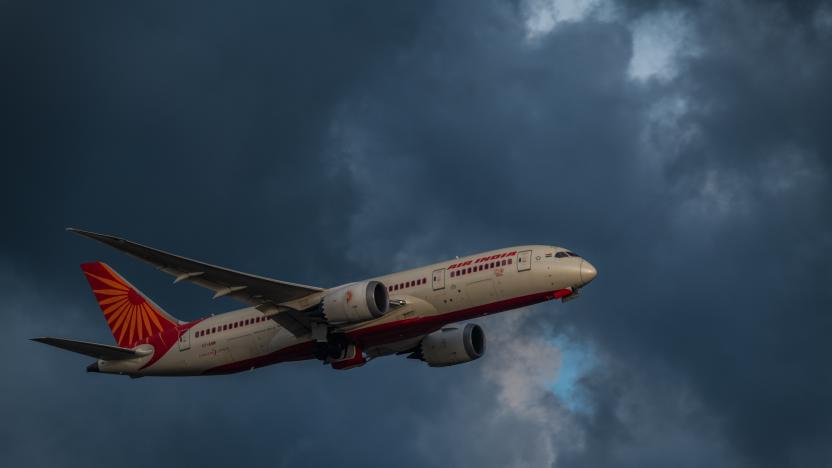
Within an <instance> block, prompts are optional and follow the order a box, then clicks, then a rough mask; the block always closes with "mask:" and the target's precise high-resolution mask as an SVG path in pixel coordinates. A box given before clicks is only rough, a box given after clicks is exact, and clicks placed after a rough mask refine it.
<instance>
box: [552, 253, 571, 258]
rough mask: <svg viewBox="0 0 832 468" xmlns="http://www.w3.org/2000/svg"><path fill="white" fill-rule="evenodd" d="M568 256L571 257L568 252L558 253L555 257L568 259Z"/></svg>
mask: <svg viewBox="0 0 832 468" xmlns="http://www.w3.org/2000/svg"><path fill="white" fill-rule="evenodd" d="M568 256H569V255H567V254H566V252H558V253H556V254H555V257H557V258H566V257H568Z"/></svg>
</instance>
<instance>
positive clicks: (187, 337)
mask: <svg viewBox="0 0 832 468" xmlns="http://www.w3.org/2000/svg"><path fill="white" fill-rule="evenodd" d="M186 349H191V329H190V328H189V329H187V330H185V331H183V332H182V334H181V335H179V351H185V350H186Z"/></svg>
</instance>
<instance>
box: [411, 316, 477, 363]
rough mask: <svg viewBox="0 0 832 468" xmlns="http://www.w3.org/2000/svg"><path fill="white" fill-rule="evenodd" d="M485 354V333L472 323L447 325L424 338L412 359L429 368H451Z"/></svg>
mask: <svg viewBox="0 0 832 468" xmlns="http://www.w3.org/2000/svg"><path fill="white" fill-rule="evenodd" d="M483 354H485V332H483V331H482V327H480V326H479V325H475V324H473V323H468V324H458V325H448V326H446V327H443V328H442V329H441V330H437V331H435V332H433V333H431V334H430V335H428V336H426V337H424V338H423V339H422V342H421V343H420V344H419V349H418V350H416V352H415V353H413V355H412V356H410V357H412V358H415V359H421V360H422V361H425V362H426V363H428V365H429V366H431V367H445V366H453V365H455V364H462V363H464V362H470V361H473V360H475V359H479V358H480V357H482V355H483Z"/></svg>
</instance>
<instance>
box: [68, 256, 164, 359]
mask: <svg viewBox="0 0 832 468" xmlns="http://www.w3.org/2000/svg"><path fill="white" fill-rule="evenodd" d="M81 270H83V271H84V275H85V276H86V277H87V281H89V283H90V287H91V288H92V292H93V294H95V299H96V300H97V301H98V305H99V306H100V307H101V311H102V312H104V318H105V319H106V320H107V325H108V326H109V327H110V330H111V331H112V332H113V337H114V338H115V339H116V343H118V345H119V346H122V347H126V348H130V347H133V346H135V343H137V342H138V341H140V340H142V339H144V338H146V337H148V336H151V335H155V334H157V333H159V332H161V331H163V330H167V329H169V328H176V325H177V323H178V320H176V319H175V318H173V317H172V316H170V315H169V314H168V313H167V312H165V311H164V310H163V309H162V308H161V307H159V306H158V305H156V304H155V303H154V302H153V301H151V300H150V299H149V298H148V297H147V296H145V295H144V294H142V293H141V292H140V291H139V290H138V289H136V288H135V287H134V286H133V285H132V284H130V283H128V282H127V280H125V279H124V278H122V277H121V275H119V274H118V273H116V272H115V270H113V269H112V268H110V267H109V266H107V265H106V264H104V263H101V262H90V263H84V264H82V265H81Z"/></svg>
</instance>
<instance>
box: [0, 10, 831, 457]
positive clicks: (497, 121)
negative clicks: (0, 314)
mask: <svg viewBox="0 0 832 468" xmlns="http://www.w3.org/2000/svg"><path fill="white" fill-rule="evenodd" d="M567 3H568V2H567ZM567 3H557V2H555V3H554V4H556V5H558V6H559V7H565V6H568V5H567ZM594 4H595V5H596V8H595V9H592V8H590V9H589V10H587V11H585V12H584V13H583V14H582V15H578V16H577V17H575V18H572V19H569V20H563V21H558V20H557V14H555V15H554V16H552V18H555V20H554V21H552V23H551V24H549V26H546V27H543V26H539V25H541V24H542V25H544V26H545V25H546V24H547V23H546V22H545V21H543V22H538V23H534V24H537V25H538V26H537V27H538V29H536V30H535V31H536V32H535V33H534V34H532V33H530V31H532V29H530V27H529V24H531V23H529V21H528V20H529V18H530V17H531V16H534V15H537V17H538V18H539V17H544V19H545V17H546V15H547V14H551V13H552V11H555V12H557V11H559V10H557V8H556V9H555V10H551V9H549V10H547V9H546V5H547V3H546V2H518V3H516V4H509V3H501V2H490V3H482V2H478V3H476V4H468V5H462V4H443V5H439V6H434V5H424V4H421V3H420V4H419V5H418V6H411V7H410V8H409V9H402V7H401V6H398V5H397V6H396V7H395V8H394V7H393V6H391V5H387V4H385V3H381V4H377V5H367V6H365V7H362V8H357V9H355V8H346V7H343V6H338V5H337V4H335V5H334V6H333V5H323V4H313V5H310V6H306V7H303V8H298V7H294V6H293V7H291V8H289V7H280V6H275V5H272V4H270V3H262V4H250V5H246V6H240V7H238V8H236V9H234V10H233V11H229V9H228V8H227V7H226V6H224V5H221V4H218V3H211V4H204V3H199V4H191V5H181V4H177V5H176V6H170V5H149V4H142V5H140V6H135V5H134V6H129V7H125V6H122V5H119V6H114V5H111V4H103V3H102V4H97V5H87V6H85V7H84V8H80V7H78V6H75V5H45V4H35V3H31V2H30V3H26V4H11V3H9V4H6V5H5V6H3V7H2V8H3V9H4V10H5V11H4V14H3V15H2V19H0V21H2V26H3V27H2V28H0V31H2V32H1V33H0V35H2V36H0V38H2V41H1V43H2V47H3V49H2V50H3V54H4V57H5V60H4V64H5V65H4V68H5V69H4V73H3V78H2V80H3V84H4V86H3V87H2V89H3V91H2V93H3V98H4V101H5V102H6V103H8V105H6V106H4V112H0V121H1V122H2V123H3V125H4V138H3V143H2V144H3V148H2V151H3V154H4V166H5V169H6V170H4V171H3V176H2V182H3V188H2V189H1V190H3V193H2V196H3V200H4V207H5V211H6V213H7V214H6V219H7V224H10V225H12V226H13V228H12V229H5V230H4V231H3V234H2V246H3V247H2V256H0V267H2V268H0V281H2V284H3V285H4V286H3V290H4V296H6V297H7V298H8V305H7V307H5V308H4V318H7V323H8V325H7V327H6V328H5V329H4V331H3V340H2V341H0V343H2V352H3V354H4V355H5V356H10V357H11V356H14V357H15V358H14V359H12V358H10V359H9V364H8V366H7V370H6V374H7V376H13V378H7V379H4V380H3V383H2V389H3V395H4V400H5V401H7V402H12V403H6V404H4V405H3V406H2V407H0V411H2V416H3V417H4V419H5V420H7V421H19V422H17V423H16V424H14V425H7V426H6V428H5V429H3V432H2V433H0V435H2V437H0V440H2V441H3V442H2V443H0V444H2V445H0V448H2V453H3V457H4V461H6V462H7V463H14V464H21V463H26V462H28V463H29V464H33V465H54V464H62V465H90V464H101V463H102V462H104V461H105V460H107V461H111V460H120V461H123V462H124V464H126V465H130V464H139V463H140V464H142V465H146V464H148V463H151V464H172V463H183V462H187V463H193V464H196V463H199V464H203V465H205V464H209V465H220V464H228V463H251V464H262V463H272V464H279V465H297V464H307V465H314V466H322V465H332V464H334V463H339V464H347V465H351V464H354V465H364V466H389V465H391V464H394V463H395V464H404V465H412V466H425V465H432V466H448V465H456V466H460V465H463V466H466V465H467V466H471V465H476V466H507V465H516V466H522V465H526V466H540V465H543V464H551V463H554V464H556V465H558V466H570V467H571V466H607V465H614V466H639V467H644V466H668V465H673V466H703V465H711V466H742V465H745V466H764V465H768V466H825V465H826V464H829V463H830V462H832V460H830V458H832V453H830V449H829V447H828V443H827V441H828V439H829V437H830V433H832V427H831V426H832V408H831V407H830V405H829V403H828V402H827V397H826V396H827V395H828V394H829V393H830V392H831V391H832V375H830V371H829V368H828V366H827V365H826V364H825V362H824V360H825V356H829V355H832V349H830V344H829V342H828V340H827V339H826V337H827V336H828V335H829V333H830V332H831V331H832V322H831V320H832V319H830V318H829V316H828V314H826V313H824V312H825V310H826V309H828V306H827V304H828V303H829V302H830V299H832V297H830V293H829V288H828V284H829V281H830V280H832V267H830V262H829V260H830V258H832V251H831V250H832V227H831V226H830V222H832V216H830V215H832V213H830V203H829V201H830V199H832V198H831V197H830V195H832V194H830V187H829V170H830V169H829V166H830V165H829V162H830V159H829V158H830V154H832V140H830V135H829V132H828V131H826V127H828V122H829V121H830V117H832V115H830V113H832V102H830V97H829V93H828V92H827V90H826V88H827V87H828V83H830V82H832V54H830V46H832V6H830V5H829V4H828V3H824V2H806V3H802V2H801V3H800V4H799V5H798V4H797V3H796V2H770V3H769V2H767V3H754V4H751V3H746V2H725V3H723V2H661V1H659V2H628V3H626V4H612V3H605V2H595V3H594ZM414 5H415V4H414ZM535 5H537V7H539V8H536V7H535ZM541 5H542V7H541ZM605 5H606V7H609V6H610V5H612V6H613V7H612V8H607V9H606V10H605V8H606V7H605ZM547 12H548V13H547ZM541 15H542V16H541ZM541 28H542V29H541ZM680 37H681V38H682V39H679V38H680ZM645 47H647V48H646V49H645ZM663 54H664V55H663ZM645 57H646V58H645ZM668 57H669V58H668ZM634 61H635V63H638V64H641V65H640V66H641V67H642V68H636V71H635V72H634V71H633V70H634V68H633V63H634ZM66 225H78V226H81V227H88V228H91V229H98V230H103V231H107V232H113V233H117V234H122V235H125V236H127V237H131V238H134V239H136V240H139V241H141V242H146V243H148V244H151V245H154V246H158V247H160V248H164V249H167V250H171V251H174V252H177V253H182V254H185V255H190V256H193V257H197V258H202V259H205V260H209V261H213V262H216V263H220V264H225V265H229V266H232V267H237V268H240V269H244V270H251V271H254V272H258V273H263V274H267V275H271V276H276V277H281V278H285V279H289V280H295V281H302V282H307V283H311V284H320V285H331V284H335V283H337V282H339V281H348V280H350V279H355V278H356V277H360V276H364V275H368V274H376V273H384V272H386V271H389V270H391V269H393V268H398V267H406V266H415V265H418V264H419V263H421V262H427V261H431V260H435V259H439V258H444V257H447V256H450V255H456V254H459V255H462V254H467V253H470V252H473V251H476V250H478V249H483V248H491V247H496V246H499V245H506V244H519V243H526V242H529V243H531V242H534V243H552V244H560V245H565V246H568V247H571V248H574V249H576V250H578V251H579V252H581V253H583V254H584V255H586V256H587V257H589V258H590V259H591V260H592V262H593V263H595V264H596V266H598V268H599V270H600V276H599V278H598V279H597V280H596V282H595V283H593V284H592V285H591V286H590V287H588V288H587V290H586V294H584V297H583V298H582V299H581V300H579V301H576V302H573V303H569V304H566V305H560V304H558V305H545V306H540V307H537V308H534V310H532V311H531V312H530V313H524V314H517V315H515V316H512V317H501V318H498V319H489V320H487V321H484V322H485V323H484V325H485V326H486V328H487V330H488V331H489V335H490V336H489V338H490V343H491V346H490V349H489V356H487V357H486V358H485V359H483V360H480V361H477V362H476V363H472V364H469V365H466V366H459V367H455V368H451V369H442V370H436V369H428V368H426V367H424V366H420V365H418V364H415V363H412V362H409V361H407V362H401V360H396V359H388V360H380V361H376V362H372V363H371V364H369V365H368V366H366V367H364V368H361V369H358V370H356V371H350V372H347V373H334V372H332V371H329V370H328V369H327V368H322V367H321V366H319V365H316V364H315V363H304V364H290V365H284V366H279V367H275V368H272V369H266V370H260V371H258V372H255V373H250V374H242V375H237V376H229V377H221V378H215V379H214V378H212V379H182V380H153V379H141V380H138V381H129V382H128V381H125V380H121V379H115V378H107V376H88V375H83V374H82V373H81V372H80V369H82V367H81V365H82V364H83V363H82V362H81V361H82V360H79V358H78V357H76V356H72V355H67V354H64V353H59V352H56V351H53V350H48V349H42V348H41V347H37V346H34V345H33V344H30V343H28V342H25V341H24V340H25V338H27V337H30V336H35V335H39V334H44V333H54V334H56V335H63V336H71V337H79V338H90V339H97V340H99V341H107V340H109V337H107V336H106V330H105V329H104V327H103V326H102V323H101V320H100V317H99V316H98V315H96V312H95V310H94V307H93V304H91V301H90V300H89V297H88V295H89V293H88V292H87V291H86V290H85V285H84V284H83V279H82V278H81V277H80V275H79V274H78V272H77V271H76V269H77V267H76V266H75V265H76V264H77V263H78V262H80V261H84V260H89V259H90V258H95V257H101V258H102V259H105V260H107V261H110V262H111V263H112V264H114V265H115V266H116V267H117V268H118V269H119V270H123V271H124V272H125V274H126V276H128V277H129V278H131V280H134V281H135V282H136V283H137V284H138V285H139V286H140V287H142V289H144V290H146V292H149V293H150V294H151V295H152V296H153V297H159V302H160V303H161V304H162V305H163V306H165V307H167V308H168V309H170V310H172V311H174V313H176V314H177V315H180V316H182V317H183V318H195V317H197V316H199V315H200V314H202V313H205V310H206V308H208V309H209V310H213V311H218V310H223V309H224V308H229V307H231V306H232V304H231V303H220V304H209V303H208V301H207V300H206V295H205V294H204V292H203V291H200V290H195V289H196V288H191V289H188V287H187V286H186V287H183V288H185V289H178V288H177V289H174V288H170V287H169V282H168V278H159V275H156V274H155V272H153V271H150V270H151V269H148V268H146V267H145V266H143V265H135V263H134V262H132V261H129V260H127V259H126V258H125V257H120V256H118V255H117V254H115V253H111V252H109V251H107V250H105V249H104V248H103V247H100V246H97V245H90V244H89V243H88V242H84V241H83V240H81V239H76V238H74V237H73V236H69V235H68V234H65V233H63V232H62V231H61V228H62V227H63V226H66ZM199 309H202V310H199ZM553 310H557V313H556V314H555V315H552V311H553ZM178 311H181V312H178ZM554 335H565V336H568V337H570V339H572V340H573V341H575V342H578V343H581V344H582V345H583V346H585V347H586V348H587V349H591V350H592V353H593V355H594V359H595V361H596V363H595V365H594V367H593V368H592V369H591V371H590V372H589V373H588V374H587V375H585V376H584V377H583V379H582V380H581V381H580V382H579V384H578V388H579V391H580V392H582V395H583V398H584V400H585V401H586V402H587V403H586V405H587V408H585V409H583V410H576V409H574V408H572V409H570V407H569V406H567V405H564V402H563V401H561V400H560V398H559V397H557V396H555V395H553V394H552V393H551V392H550V391H548V390H547V388H546V385H547V384H548V382H549V381H550V380H551V378H552V376H553V375H554V374H555V373H556V371H557V367H558V366H557V361H558V360H559V353H558V351H557V350H556V349H555V348H554V347H553V345H552V343H551V340H550V338H551V337H552V336H554ZM563 365H564V366H569V365H570V363H568V362H564V363H563ZM124 434H142V435H144V434H148V436H146V437H139V439H138V440H137V439H135V438H128V439H125V438H124V436H123V435H124ZM125 440H130V441H131V443H129V444H128V443H125ZM93 447H94V448H93Z"/></svg>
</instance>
